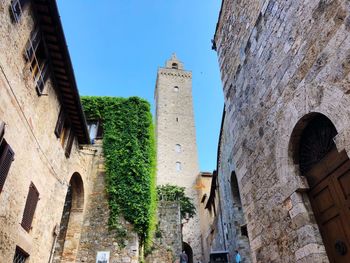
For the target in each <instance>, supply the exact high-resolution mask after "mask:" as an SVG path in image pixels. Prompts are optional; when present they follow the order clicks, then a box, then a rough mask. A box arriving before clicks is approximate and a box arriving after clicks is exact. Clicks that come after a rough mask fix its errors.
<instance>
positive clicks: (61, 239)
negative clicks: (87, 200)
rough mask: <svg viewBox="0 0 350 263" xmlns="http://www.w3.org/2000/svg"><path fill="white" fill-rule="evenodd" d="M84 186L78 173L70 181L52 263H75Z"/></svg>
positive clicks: (81, 219)
mask: <svg viewBox="0 0 350 263" xmlns="http://www.w3.org/2000/svg"><path fill="white" fill-rule="evenodd" d="M83 207H84V185H83V181H82V179H81V176H80V174H79V173H74V174H73V175H72V177H71V179H70V182H69V186H68V190H67V194H66V199H65V202H64V208H63V213H62V217H61V222H60V231H59V234H58V238H57V242H56V247H55V253H54V260H53V262H54V263H59V262H75V259H76V256H77V252H78V246H79V241H80V232H81V226H82V223H83Z"/></svg>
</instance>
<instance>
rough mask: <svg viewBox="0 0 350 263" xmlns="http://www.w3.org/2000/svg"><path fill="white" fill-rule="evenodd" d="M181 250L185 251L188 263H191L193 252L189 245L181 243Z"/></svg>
mask: <svg viewBox="0 0 350 263" xmlns="http://www.w3.org/2000/svg"><path fill="white" fill-rule="evenodd" d="M182 250H184V251H185V253H186V255H187V257H188V263H193V251H192V248H191V246H190V245H189V244H187V243H186V242H182Z"/></svg>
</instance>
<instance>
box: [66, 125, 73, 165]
mask: <svg viewBox="0 0 350 263" xmlns="http://www.w3.org/2000/svg"><path fill="white" fill-rule="evenodd" d="M73 142H74V132H73V130H72V129H70V132H69V137H68V141H67V145H66V151H65V155H66V157H67V158H69V156H70V152H71V151H72V146H73Z"/></svg>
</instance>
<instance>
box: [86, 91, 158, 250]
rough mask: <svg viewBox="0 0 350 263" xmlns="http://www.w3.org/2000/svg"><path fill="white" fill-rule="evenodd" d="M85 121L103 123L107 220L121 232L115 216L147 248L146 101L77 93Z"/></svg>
mask: <svg viewBox="0 0 350 263" xmlns="http://www.w3.org/2000/svg"><path fill="white" fill-rule="evenodd" d="M81 99H82V104H83V108H84V111H85V115H86V118H87V120H101V121H102V123H103V130H104V135H103V151H104V156H105V166H106V188H107V189H106V191H107V193H108V202H109V208H110V218H109V224H110V227H111V228H112V229H116V230H117V232H118V233H119V234H120V235H123V229H120V225H119V217H120V216H123V217H124V218H125V219H126V220H127V221H129V222H130V223H132V224H133V225H134V229H135V231H136V232H137V233H138V235H139V237H140V241H141V244H143V245H145V247H146V248H147V247H150V245H151V241H152V237H153V233H154V231H155V226H156V209H157V192H156V182H155V180H156V178H155V176H156V174H155V165H156V164H155V162H156V161H155V160H156V156H155V140H154V127H153V122H152V115H151V112H150V105H149V103H148V102H147V101H145V100H143V99H140V98H138V97H131V98H127V99H126V98H116V97H90V96H85V97H82V98H81Z"/></svg>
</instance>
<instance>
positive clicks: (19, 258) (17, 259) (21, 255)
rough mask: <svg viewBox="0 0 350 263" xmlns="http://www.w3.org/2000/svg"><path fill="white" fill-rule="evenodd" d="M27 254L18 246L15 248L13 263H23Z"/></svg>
mask: <svg viewBox="0 0 350 263" xmlns="http://www.w3.org/2000/svg"><path fill="white" fill-rule="evenodd" d="M28 257H29V254H28V253H27V252H25V251H24V250H23V249H21V248H20V247H19V246H16V251H15V256H14V257H13V263H24V262H26V260H27V258H28Z"/></svg>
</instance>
